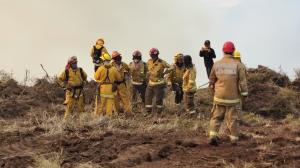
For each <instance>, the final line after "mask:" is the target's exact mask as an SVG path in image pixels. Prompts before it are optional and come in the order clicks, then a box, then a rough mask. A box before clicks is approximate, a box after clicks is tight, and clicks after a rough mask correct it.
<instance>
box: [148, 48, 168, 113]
mask: <svg viewBox="0 0 300 168" xmlns="http://www.w3.org/2000/svg"><path fill="white" fill-rule="evenodd" d="M149 54H150V57H151V59H149V61H148V62H147V67H148V74H147V75H148V79H149V82H148V85H147V88H146V94H145V95H146V98H145V104H146V106H145V107H146V114H145V115H146V116H147V115H149V114H151V112H152V108H153V105H152V101H153V98H154V97H155V98H156V107H157V112H158V113H159V114H160V113H161V112H162V110H163V99H164V95H165V94H164V92H165V88H166V81H165V79H164V76H165V75H166V74H168V73H169V72H170V71H171V70H172V68H171V66H170V65H169V64H168V63H167V62H166V61H164V60H162V59H160V58H159V57H158V55H159V51H158V49H157V48H152V49H151V50H150V52H149Z"/></svg>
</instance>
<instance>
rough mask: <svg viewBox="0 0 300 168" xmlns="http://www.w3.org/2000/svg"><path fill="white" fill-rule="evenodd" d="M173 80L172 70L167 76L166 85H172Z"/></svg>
mask: <svg viewBox="0 0 300 168" xmlns="http://www.w3.org/2000/svg"><path fill="white" fill-rule="evenodd" d="M173 78H174V70H172V71H171V72H170V73H169V74H167V83H168V85H169V86H170V85H172V83H173Z"/></svg>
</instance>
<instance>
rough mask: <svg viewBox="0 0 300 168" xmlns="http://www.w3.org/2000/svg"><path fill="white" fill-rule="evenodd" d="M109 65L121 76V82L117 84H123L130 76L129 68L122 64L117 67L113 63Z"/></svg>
mask: <svg viewBox="0 0 300 168" xmlns="http://www.w3.org/2000/svg"><path fill="white" fill-rule="evenodd" d="M111 65H112V66H114V67H115V68H116V69H117V71H118V72H119V73H120V75H121V80H120V81H119V82H125V81H126V78H127V77H129V75H130V74H129V73H130V69H129V66H128V65H127V64H126V63H124V62H122V63H121V65H117V64H116V63H115V62H112V63H111Z"/></svg>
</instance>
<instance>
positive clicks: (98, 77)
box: [94, 68, 101, 82]
mask: <svg viewBox="0 0 300 168" xmlns="http://www.w3.org/2000/svg"><path fill="white" fill-rule="evenodd" d="M100 69H101V68H98V70H97V71H96V72H95V75H94V78H95V80H96V81H97V82H98V81H99V80H100V77H101V75H100V74H101V70H100Z"/></svg>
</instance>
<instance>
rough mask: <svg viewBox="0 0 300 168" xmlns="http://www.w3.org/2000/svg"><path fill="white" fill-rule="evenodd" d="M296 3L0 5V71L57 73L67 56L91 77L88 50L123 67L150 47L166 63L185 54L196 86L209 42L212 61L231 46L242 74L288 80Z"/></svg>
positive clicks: (35, 0) (298, 23)
mask: <svg viewBox="0 0 300 168" xmlns="http://www.w3.org/2000/svg"><path fill="white" fill-rule="evenodd" d="M299 9H300V1H297V0H185V1H183V0H26V1H25V0H0V21H1V28H0V69H4V70H5V71H8V72H12V73H13V74H14V77H16V78H17V79H18V80H22V79H23V77H24V74H25V69H29V70H30V76H31V77H40V76H43V75H44V73H43V71H42V69H41V68H40V64H43V65H44V66H45V68H46V69H47V71H48V72H49V74H50V75H55V74H58V73H59V72H61V71H62V70H63V69H64V66H65V64H66V61H67V59H68V57H69V56H72V55H76V56H78V58H79V66H81V67H83V68H84V69H85V70H86V71H87V72H88V75H89V78H92V77H93V65H92V62H91V58H90V56H89V52H90V48H91V47H92V45H93V44H94V43H95V40H96V39H97V38H99V37H103V38H104V39H105V42H106V44H105V45H106V47H107V49H108V50H109V52H111V51H112V50H118V51H119V52H121V53H122V54H123V57H124V61H125V62H128V63H129V61H130V60H131V53H132V52H133V51H134V50H135V49H139V50H141V51H142V53H143V58H144V60H148V59H149V55H148V51H149V49H150V48H151V47H157V48H158V49H159V50H160V53H161V54H160V57H161V58H163V59H165V60H166V61H168V62H169V63H171V62H172V61H173V56H174V54H175V53H176V52H183V53H184V54H190V55H191V56H192V57H193V61H194V63H195V64H196V68H197V70H198V76H197V78H198V79H197V81H198V85H200V84H202V83H205V82H206V81H207V79H206V78H207V77H206V74H205V67H204V66H203V60H202V59H200V58H199V56H198V53H199V49H200V48H201V46H202V44H203V42H204V40H206V39H210V40H211V42H212V47H213V48H214V49H215V50H216V53H217V59H220V58H221V57H222V53H221V49H222V45H223V43H224V41H226V40H232V41H233V42H234V43H235V44H236V48H237V49H238V50H239V51H240V52H241V54H242V57H243V58H242V60H243V61H244V62H245V64H246V65H247V66H248V67H256V66H257V65H258V64H262V65H266V66H269V67H271V68H274V69H277V70H278V69H279V67H281V68H282V69H283V70H284V71H285V72H286V73H288V75H289V76H290V77H294V72H293V70H294V69H295V68H300V66H299V62H300V61H299V60H300V59H299V57H298V55H299V54H298V51H299V50H298V47H299V46H298V45H299V44H300V11H299Z"/></svg>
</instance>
